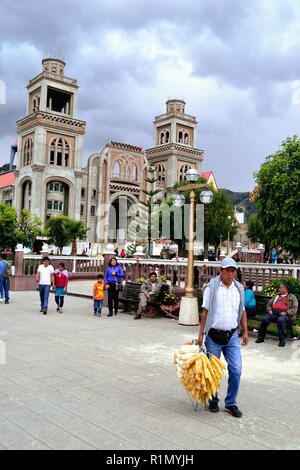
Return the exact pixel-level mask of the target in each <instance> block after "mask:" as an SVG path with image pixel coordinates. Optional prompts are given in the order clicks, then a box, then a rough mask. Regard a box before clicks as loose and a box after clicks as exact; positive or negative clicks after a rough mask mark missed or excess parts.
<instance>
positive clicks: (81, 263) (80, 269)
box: [23, 255, 104, 276]
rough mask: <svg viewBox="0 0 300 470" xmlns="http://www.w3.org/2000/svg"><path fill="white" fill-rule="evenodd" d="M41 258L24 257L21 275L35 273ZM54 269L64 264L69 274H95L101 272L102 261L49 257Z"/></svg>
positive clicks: (35, 256) (97, 259)
mask: <svg viewBox="0 0 300 470" xmlns="http://www.w3.org/2000/svg"><path fill="white" fill-rule="evenodd" d="M41 260H42V258H41V256H39V255H25V256H24V262H23V274H24V275H25V276H32V275H33V274H35V273H36V271H37V269H38V267H39V265H40V264H41V262H42V261H41ZM51 261H52V265H53V267H54V269H57V268H58V265H59V263H64V265H65V267H66V269H67V270H68V271H69V273H71V274H81V273H91V274H96V273H99V272H102V271H103V264H104V263H103V259H101V258H90V257H85V256H51Z"/></svg>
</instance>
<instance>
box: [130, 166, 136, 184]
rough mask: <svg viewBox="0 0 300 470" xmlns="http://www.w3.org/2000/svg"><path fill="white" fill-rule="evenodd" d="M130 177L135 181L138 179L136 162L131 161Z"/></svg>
mask: <svg viewBox="0 0 300 470" xmlns="http://www.w3.org/2000/svg"><path fill="white" fill-rule="evenodd" d="M130 179H131V180H133V181H136V180H137V166H136V164H135V163H131V165H130Z"/></svg>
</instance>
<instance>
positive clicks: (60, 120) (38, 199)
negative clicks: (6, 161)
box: [14, 58, 86, 223]
mask: <svg viewBox="0 0 300 470" xmlns="http://www.w3.org/2000/svg"><path fill="white" fill-rule="evenodd" d="M64 69H65V62H64V61H63V60H61V59H54V58H46V59H44V60H43V61H42V71H41V73H39V74H38V75H37V76H36V77H34V78H33V79H32V80H30V81H29V84H28V86H27V90H28V93H27V108H26V116H25V117H24V118H22V119H20V120H19V121H17V132H18V149H19V151H18V160H17V168H16V171H15V174H16V185H15V187H16V193H15V201H14V204H15V206H16V208H17V211H18V214H20V212H21V210H22V209H23V208H28V209H29V210H30V211H31V212H32V214H35V215H37V216H38V217H40V219H41V220H42V222H43V223H45V222H46V220H47V219H48V218H49V217H51V216H52V215H68V216H70V217H72V218H75V219H77V220H80V193H81V179H82V149H83V135H84V133H85V124H86V123H85V122H84V121H79V120H78V119H77V117H76V113H77V93H78V88H79V87H78V85H77V81H76V80H75V79H73V78H69V77H66V76H65V71H64Z"/></svg>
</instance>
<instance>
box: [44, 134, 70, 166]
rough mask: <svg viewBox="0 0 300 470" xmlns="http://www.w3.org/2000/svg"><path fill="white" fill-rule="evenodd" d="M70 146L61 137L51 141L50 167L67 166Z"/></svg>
mask: <svg viewBox="0 0 300 470" xmlns="http://www.w3.org/2000/svg"><path fill="white" fill-rule="evenodd" d="M69 155H70V145H69V144H68V142H67V141H66V140H65V139H62V138H61V137H59V138H57V139H54V140H52V142H51V144H50V157H49V163H50V165H57V166H66V167H67V166H69Z"/></svg>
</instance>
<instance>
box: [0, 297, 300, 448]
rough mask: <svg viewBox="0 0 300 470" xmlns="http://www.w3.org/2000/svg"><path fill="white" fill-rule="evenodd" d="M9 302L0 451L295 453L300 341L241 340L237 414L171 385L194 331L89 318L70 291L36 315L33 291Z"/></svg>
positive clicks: (0, 383) (165, 323) (2, 312)
mask: <svg viewBox="0 0 300 470" xmlns="http://www.w3.org/2000/svg"><path fill="white" fill-rule="evenodd" d="M12 298H13V301H12V303H11V304H10V305H3V304H0V339H1V342H0V348H2V354H0V360H1V361H2V362H4V361H3V360H4V356H3V346H4V345H5V346H6V353H7V354H6V364H2V365H1V364H0V448H8V449H47V448H51V449H112V450H114V449H152V450H153V449H224V448H225V449H268V448H272V449H300V409H299V396H300V380H299V378H300V377H299V375H300V367H299V364H300V341H294V342H291V343H288V346H287V347H286V348H283V349H282V348H278V346H277V342H276V341H274V340H268V341H267V342H266V343H264V344H260V345H254V339H253V338H251V339H250V345H249V346H248V348H245V349H243V356H244V376H243V380H242V385H241V390H240V400H239V405H240V408H241V409H242V411H243V413H244V416H243V418H241V419H239V420H238V419H235V418H232V417H231V416H229V415H228V414H227V413H225V412H224V411H223V402H222V409H221V411H220V413H218V414H217V415H213V414H211V413H209V412H208V411H204V410H203V409H201V410H200V411H198V412H195V411H194V410H193V408H192V406H191V404H190V402H189V398H188V397H187V395H186V393H185V391H184V390H183V389H182V387H181V386H180V384H179V382H178V379H177V376H176V371H175V366H174V365H173V364H172V352H173V350H174V348H176V347H178V346H179V345H180V344H181V343H182V342H183V340H185V339H187V338H191V337H195V336H196V334H197V328H196V327H183V326H180V325H178V324H177V322H176V321H173V320H169V319H164V318H154V319H149V318H143V319H142V320H140V321H137V322H135V321H133V318H132V316H131V315H128V314H122V313H121V314H119V315H118V316H116V317H113V318H108V317H106V316H104V317H102V318H95V317H93V316H92V315H91V313H90V312H91V301H90V300H88V299H85V298H76V297H71V296H70V297H68V298H67V300H66V307H65V313H64V314H63V315H59V314H57V313H56V312H55V309H54V299H53V296H52V298H51V305H52V308H51V309H50V312H49V314H48V315H47V316H43V315H41V314H40V313H39V302H38V295H37V293H36V292H25V293H21V292H16V293H13V294H12ZM225 388H226V380H225V379H224V380H223V385H222V390H221V398H224V396H225V390H224V389H225Z"/></svg>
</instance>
